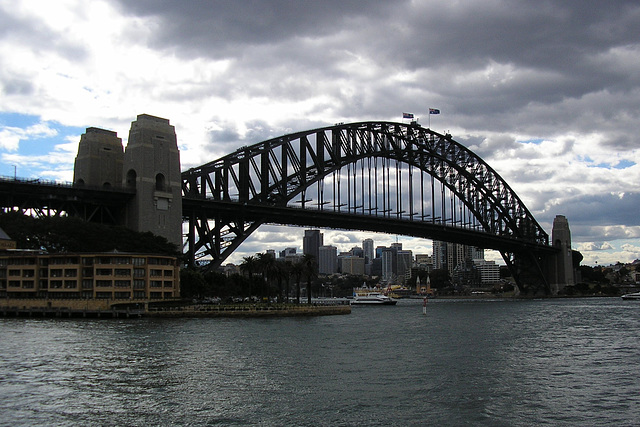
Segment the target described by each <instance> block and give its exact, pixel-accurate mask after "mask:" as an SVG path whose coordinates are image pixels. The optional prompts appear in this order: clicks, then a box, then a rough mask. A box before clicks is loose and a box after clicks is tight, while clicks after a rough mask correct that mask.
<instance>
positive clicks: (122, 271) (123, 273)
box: [115, 268, 131, 277]
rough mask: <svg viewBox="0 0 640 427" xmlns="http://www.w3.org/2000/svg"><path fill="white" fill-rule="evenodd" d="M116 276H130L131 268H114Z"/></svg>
mask: <svg viewBox="0 0 640 427" xmlns="http://www.w3.org/2000/svg"><path fill="white" fill-rule="evenodd" d="M115 274H116V276H127V277H129V276H131V270H129V269H128V268H116V270H115Z"/></svg>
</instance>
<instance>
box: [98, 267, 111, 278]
mask: <svg viewBox="0 0 640 427" xmlns="http://www.w3.org/2000/svg"><path fill="white" fill-rule="evenodd" d="M112 274H113V270H112V269H110V268H96V276H111V275H112Z"/></svg>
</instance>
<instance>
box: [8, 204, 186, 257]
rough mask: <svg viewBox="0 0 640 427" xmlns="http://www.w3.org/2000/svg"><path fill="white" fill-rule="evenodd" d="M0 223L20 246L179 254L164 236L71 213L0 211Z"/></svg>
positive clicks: (37, 248)
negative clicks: (46, 214) (44, 214)
mask: <svg viewBox="0 0 640 427" xmlns="http://www.w3.org/2000/svg"><path fill="white" fill-rule="evenodd" d="M0 227H2V229H3V230H4V231H5V232H6V233H7V234H8V235H9V236H10V237H11V238H12V239H13V240H15V241H16V245H17V246H18V248H21V249H35V250H44V251H47V252H111V251H114V250H115V251H119V252H138V253H154V254H162V255H171V256H180V252H179V251H178V247H177V246H176V245H175V244H173V243H170V242H169V241H167V239H166V238H164V237H161V236H156V235H154V234H152V233H150V232H144V233H140V232H136V231H133V230H130V229H128V228H125V227H120V226H110V225H104V224H96V223H92V222H87V221H83V220H81V219H79V218H75V217H44V218H35V217H32V216H29V215H23V214H21V213H20V212H8V213H3V214H0Z"/></svg>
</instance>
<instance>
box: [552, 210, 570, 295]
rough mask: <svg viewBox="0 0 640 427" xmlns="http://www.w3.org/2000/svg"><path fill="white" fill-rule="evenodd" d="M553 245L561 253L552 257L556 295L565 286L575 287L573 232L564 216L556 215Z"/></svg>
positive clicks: (553, 286)
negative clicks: (572, 247)
mask: <svg viewBox="0 0 640 427" xmlns="http://www.w3.org/2000/svg"><path fill="white" fill-rule="evenodd" d="M551 241H552V245H553V246H554V247H556V248H558V249H559V250H560V251H559V252H558V253H557V254H556V255H555V256H554V257H552V262H551V265H550V267H551V274H550V276H551V277H550V285H551V292H552V293H553V294H554V295H556V294H558V292H560V291H562V290H563V289H564V287H565V286H573V285H575V278H574V272H573V251H572V249H571V231H570V230H569V221H568V220H567V218H566V217H565V216H564V215H556V217H555V219H554V220H553V230H552V231H551Z"/></svg>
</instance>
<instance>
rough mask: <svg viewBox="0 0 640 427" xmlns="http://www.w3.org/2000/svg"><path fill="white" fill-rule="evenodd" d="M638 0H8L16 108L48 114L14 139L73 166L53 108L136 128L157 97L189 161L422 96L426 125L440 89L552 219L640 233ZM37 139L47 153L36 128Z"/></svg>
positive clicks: (10, 153)
mask: <svg viewBox="0 0 640 427" xmlns="http://www.w3.org/2000/svg"><path fill="white" fill-rule="evenodd" d="M639 10H640V6H638V5H634V4H632V3H629V4H626V5H625V7H620V8H617V7H611V6H610V5H608V4H606V3H605V2H590V3H589V6H588V7H583V6H582V5H578V4H568V3H566V2H562V1H553V0H552V1H548V2H545V3H544V4H541V3H540V2H537V1H522V2H517V3H514V4H513V5H510V7H509V8H505V7H504V5H503V4H502V2H498V1H480V0H477V1H469V2H466V3H465V4H464V5H462V4H458V3H442V2H421V1H418V2H416V1H400V2H393V3H387V2H373V3H372V2H362V1H352V2H347V3H345V2H337V1H326V2H295V3H293V4H292V3H291V2H289V1H280V0H269V1H264V2H245V3H243V2H237V1H219V2H215V3H212V4H206V5H205V4H204V3H199V2H183V1H178V0H174V1H171V0H170V1H165V2H160V3H158V2H154V1H149V0H138V1H135V2H129V1H117V0H103V1H91V2H86V1H80V0H63V1H58V2H45V1H37V0H24V1H20V2H17V3H16V2H15V1H9V0H0V62H1V63H2V64H3V67H2V69H1V70H0V120H1V117H2V116H1V114H2V113H18V114H21V115H31V116H35V117H37V118H39V119H40V120H41V121H42V124H41V125H36V126H16V125H13V124H8V125H3V123H2V122H1V121H0V156H1V157H2V159H3V161H4V162H5V163H6V164H14V163H18V164H19V165H20V167H21V168H22V169H24V170H27V168H29V169H28V170H31V171H33V172H32V173H33V175H35V176H42V177H46V178H50V179H52V178H56V179H65V180H69V179H71V176H72V167H73V158H74V156H75V147H77V140H76V141H73V140H64V141H55V142H51V141H47V143H46V144H48V145H46V146H45V142H44V141H45V139H52V138H53V137H55V136H56V134H55V126H53V125H50V124H52V123H56V124H60V126H74V127H79V128H84V127H90V126H96V127H102V128H106V129H110V130H114V131H116V132H118V135H119V136H120V137H121V138H122V139H123V142H124V143H126V139H127V134H128V130H129V126H130V123H131V121H133V120H135V118H136V115H137V114H142V113H148V114H153V115H157V116H161V117H165V118H168V119H170V120H171V123H172V124H173V125H174V126H176V132H177V135H178V143H179V145H180V149H181V160H182V164H183V167H184V168H188V167H192V166H196V165H199V164H202V163H204V162H206V161H211V160H214V159H216V158H218V157H220V156H222V155H224V154H226V153H228V152H230V151H232V150H233V149H235V148H237V147H238V146H241V145H247V144H251V143H255V142H259V141H260V140H261V139H267V138H268V137H274V136H278V135H280V134H284V133H288V132H292V131H297V130H304V129H309V128H313V127H318V126H322V125H326V124H332V123H336V122H348V121H359V120H399V118H400V114H401V113H402V112H403V111H410V112H413V113H415V114H416V115H417V116H418V117H420V118H421V122H422V123H423V125H426V122H427V121H428V120H429V118H430V116H428V113H427V112H428V110H427V109H428V108H429V107H437V108H440V109H441V111H442V114H441V115H440V116H437V117H435V116H434V117H432V118H431V119H432V127H433V128H434V129H435V130H437V131H440V132H444V131H445V130H449V129H450V130H451V132H452V134H453V137H454V139H456V140H459V141H461V142H465V141H468V142H469V145H468V146H469V147H470V149H472V150H473V151H474V152H476V153H477V154H478V155H480V156H481V157H482V158H483V159H484V160H486V161H487V163H488V164H489V165H490V166H492V167H493V168H494V169H495V170H496V171H497V172H498V173H499V174H500V175H501V176H502V177H503V178H504V179H505V180H506V181H507V182H508V183H509V184H510V185H511V187H512V188H513V189H514V190H515V191H516V193H517V194H518V195H519V196H520V197H521V199H522V200H523V201H524V202H525V204H526V205H527V206H528V207H529V209H530V210H531V211H532V212H533V214H534V216H535V217H536V218H537V219H538V220H539V221H540V222H541V223H542V224H543V225H544V226H545V228H546V229H547V230H548V231H550V224H551V222H552V221H553V217H554V216H555V215H556V214H566V215H567V217H568V219H569V221H570V224H571V225H572V232H573V236H574V238H575V241H578V242H586V241H602V242H606V241H610V242H615V241H618V240H620V239H640V230H639V229H638V227H639V226H640V225H639V224H638V221H637V217H636V214H635V210H634V209H632V208H633V206H634V203H636V202H637V201H638V199H637V195H638V194H640V165H638V164H637V163H638V161H639V160H640V152H639V151H640V150H639V149H638V148H637V147H638V140H637V138H638V137H637V135H640V122H638V120H637V117H638V116H639V115H640V78H639V77H638V76H640V61H638V60H637V59H638V57H639V52H640V43H638V40H637V37H636V33H637V31H636V29H637V27H638V22H637V17H638V16H639V15H638V11H639ZM283 22H285V23H286V25H283ZM594 29H595V30H594ZM47 123H49V125H48V124H47ZM35 139H39V141H38V142H43V144H42V152H39V153H36V154H34V153H33V152H32V151H27V150H25V148H24V144H22V142H24V141H33V140H35ZM61 139H62V138H61ZM78 139H79V136H78ZM40 140H41V141H40ZM523 141H533V142H528V143H524V142H523ZM621 193H625V196H624V197H615V196H614V195H615V194H621ZM636 206H637V205H636ZM340 236H342V237H338V236H337V235H336V241H341V239H343V240H344V241H345V244H346V243H347V242H349V244H350V243H351V241H353V240H354V239H356V237H355V236H357V239H359V238H360V237H361V236H360V235H358V234H355V233H342V234H340ZM253 237H256V238H260V240H259V241H270V242H273V243H274V246H275V245H276V244H280V243H282V244H285V245H287V244H289V245H290V244H291V239H289V238H288V237H287V236H281V235H279V234H278V233H276V234H272V233H267V234H261V232H260V233H258V234H256V235H255V236H252V238H253ZM357 239H356V240H357ZM256 241H258V240H256ZM340 244H342V243H340ZM416 244H417V245H423V243H416ZM612 244H613V243H612ZM255 246H256V247H257V246H258V245H257V244H256V245H255ZM347 249H349V248H347ZM611 250H613V249H607V251H611ZM615 250H618V249H615ZM601 252H605V251H602V250H601ZM631 252H632V251H631ZM631 252H630V253H631ZM623 253H624V252H620V254H621V255H622V254H623Z"/></svg>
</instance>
